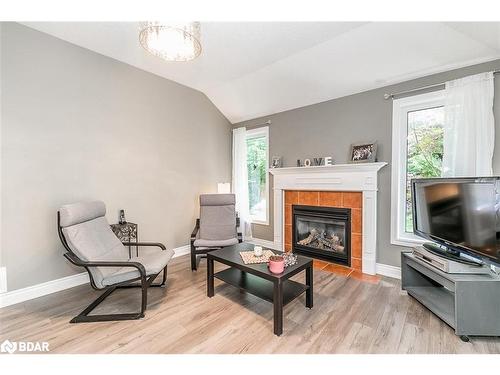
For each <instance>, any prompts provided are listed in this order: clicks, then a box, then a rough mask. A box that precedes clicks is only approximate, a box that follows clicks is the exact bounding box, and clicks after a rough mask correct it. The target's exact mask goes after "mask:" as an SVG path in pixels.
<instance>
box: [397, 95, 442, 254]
mask: <svg viewBox="0 0 500 375" xmlns="http://www.w3.org/2000/svg"><path fill="white" fill-rule="evenodd" d="M393 106H394V107H393V118H392V121H393V125H392V191H391V210H392V215H391V242H392V243H393V244H396V245H403V246H413V245H415V244H416V243H422V242H424V241H423V240H422V239H421V238H419V237H417V236H415V235H414V234H413V217H412V206H411V179H412V178H424V177H440V176H441V172H442V163H443V122H444V96H443V92H442V91H437V92H431V93H427V94H422V95H416V96H412V97H407V98H402V99H397V100H394V102H393Z"/></svg>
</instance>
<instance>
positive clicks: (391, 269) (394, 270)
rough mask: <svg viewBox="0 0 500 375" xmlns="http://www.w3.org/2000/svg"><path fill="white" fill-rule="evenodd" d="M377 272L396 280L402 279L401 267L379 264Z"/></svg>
mask: <svg viewBox="0 0 500 375" xmlns="http://www.w3.org/2000/svg"><path fill="white" fill-rule="evenodd" d="M375 270H376V272H377V274H379V275H382V276H387V277H392V278H394V279H401V268H400V267H396V266H390V265H388V264H383V263H377V264H376V268H375Z"/></svg>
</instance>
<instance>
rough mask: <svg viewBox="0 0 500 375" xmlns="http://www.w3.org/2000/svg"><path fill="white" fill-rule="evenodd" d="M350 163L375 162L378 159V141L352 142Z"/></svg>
mask: <svg viewBox="0 0 500 375" xmlns="http://www.w3.org/2000/svg"><path fill="white" fill-rule="evenodd" d="M348 161H349V163H374V162H376V161H377V141H373V142H362V143H353V144H351V148H350V152H349V158H348Z"/></svg>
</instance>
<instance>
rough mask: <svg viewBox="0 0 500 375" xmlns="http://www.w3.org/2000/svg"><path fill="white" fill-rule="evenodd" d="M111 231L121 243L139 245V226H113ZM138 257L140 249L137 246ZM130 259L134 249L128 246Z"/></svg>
mask: <svg viewBox="0 0 500 375" xmlns="http://www.w3.org/2000/svg"><path fill="white" fill-rule="evenodd" d="M110 226H111V230H112V231H113V233H114V234H115V235H116V237H118V239H119V240H120V241H121V242H135V243H138V242H139V240H138V234H137V233H138V230H137V224H135V223H130V222H126V223H124V224H111V225H110ZM135 253H136V256H139V247H138V246H137V245H136V246H135ZM128 257H129V258H132V247H131V245H128Z"/></svg>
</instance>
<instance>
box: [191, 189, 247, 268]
mask: <svg viewBox="0 0 500 375" xmlns="http://www.w3.org/2000/svg"><path fill="white" fill-rule="evenodd" d="M235 205H236V198H235V195H234V194H203V195H200V218H199V219H196V226H195V228H194V230H193V232H192V233H191V270H193V271H196V269H197V263H198V255H201V256H202V257H203V256H204V257H206V254H207V253H208V252H209V251H212V250H216V249H220V248H222V247H225V246H230V245H234V244H237V243H238V242H242V235H241V233H239V232H238V227H239V224H240V223H239V218H238V216H237V214H236V208H235Z"/></svg>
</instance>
